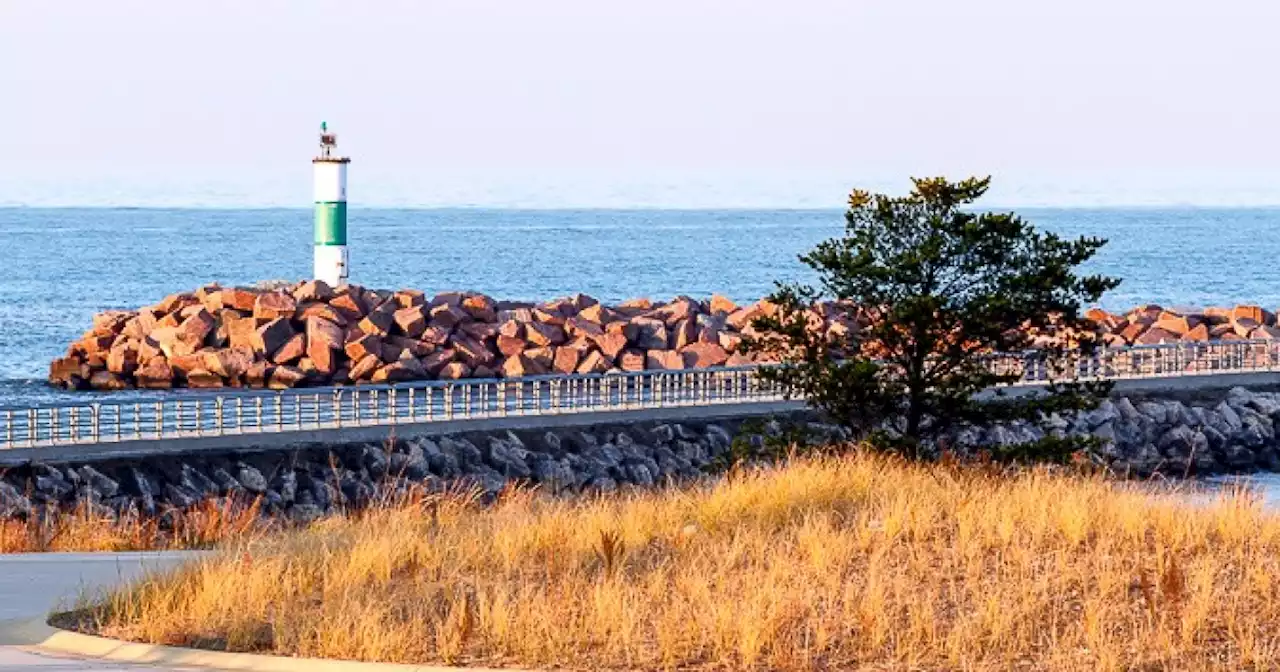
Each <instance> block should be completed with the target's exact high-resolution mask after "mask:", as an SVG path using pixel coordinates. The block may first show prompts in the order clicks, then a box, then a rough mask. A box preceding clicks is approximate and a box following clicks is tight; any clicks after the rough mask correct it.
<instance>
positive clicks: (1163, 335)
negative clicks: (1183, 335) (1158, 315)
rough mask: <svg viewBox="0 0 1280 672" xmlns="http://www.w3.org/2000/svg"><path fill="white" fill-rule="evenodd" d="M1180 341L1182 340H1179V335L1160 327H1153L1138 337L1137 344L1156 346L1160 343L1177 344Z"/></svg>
mask: <svg viewBox="0 0 1280 672" xmlns="http://www.w3.org/2000/svg"><path fill="white" fill-rule="evenodd" d="M1179 340H1181V339H1179V338H1178V335H1177V334H1175V333H1173V332H1171V331H1167V330H1165V329H1161V328H1160V327H1151V328H1150V329H1148V330H1146V331H1145V332H1143V333H1142V335H1141V336H1139V337H1138V340H1137V341H1136V343H1137V344H1138V345H1156V344H1158V343H1177V342H1178V341H1179Z"/></svg>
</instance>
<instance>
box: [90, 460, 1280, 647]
mask: <svg viewBox="0 0 1280 672" xmlns="http://www.w3.org/2000/svg"><path fill="white" fill-rule="evenodd" d="M102 605H103V606H101V607H99V609H98V611H97V614H96V616H95V617H94V618H95V620H96V627H97V629H98V631H99V632H102V633H104V634H106V635H109V636H114V637H120V638H125V639H132V640H139V641H145V642H153V643H165V644H176V645H185V646H206V647H214V648H225V649H230V650H236V651H258V652H268V653H279V654H287V655H298V656H316V657H335V658H344V659H360V660H374V661H396V662H428V661H434V662H445V663H450V664H468V663H469V664H476V665H488V666H513V667H532V668H536V667H543V666H545V667H557V668H569V669H583V670H588V669H590V670H594V669H642V670H658V669H735V670H739V669H749V670H810V669H871V670H898V669H901V670H914V669H937V670H944V669H945V670H986V669H990V670H1007V669H1055V670H1057V669H1062V670H1077V669H1079V670H1093V669H1104V670H1121V669H1151V670H1163V669H1185V670H1201V669H1257V670H1263V669H1276V668H1277V667H1280V518H1278V517H1276V516H1275V515H1272V514H1270V513H1268V512H1266V511H1264V510H1263V508H1262V506H1261V504H1260V502H1259V501H1258V500H1257V498H1256V497H1253V496H1252V495H1250V494H1249V493H1247V492H1244V491H1239V490H1237V491H1232V492H1228V493H1226V494H1223V495H1221V496H1219V497H1217V498H1215V499H1213V500H1212V501H1211V502H1209V503H1192V501H1191V499H1190V498H1189V497H1187V496H1186V494H1185V493H1174V494H1169V495H1153V494H1151V492H1150V489H1147V488H1138V487H1129V486H1125V485H1122V484H1117V483H1115V482H1113V481H1108V480H1106V479H1105V478H1103V477H1100V476H1080V475H1071V474H1069V473H1066V472H1050V471H1047V470H1043V469H1032V470H1024V471H1018V472H999V471H997V470H994V469H982V468H975V467H957V466H948V465H937V464H934V465H918V464H910V463H906V462H903V461H900V460H897V459H893V458H887V457H880V456H873V455H868V454H861V453H854V454H851V455H849V456H846V457H826V458H815V459H800V460H793V461H791V462H790V463H789V464H788V465H786V466H784V467H779V468H774V469H760V470H748V471H741V472H737V473H734V474H732V475H731V476H730V477H729V478H727V479H724V480H721V481H719V482H717V483H715V484H709V485H704V486H701V487H694V488H688V489H668V490H662V491H652V492H647V493H631V494H625V495H615V496H611V497H602V498H584V499H577V500H554V499H551V498H547V497H543V496H540V495H538V494H537V493H534V492H528V491H519V492H514V493H511V494H510V495H509V496H507V497H505V498H504V499H503V500H502V501H500V502H499V503H498V504H497V505H494V506H488V507H481V506H479V505H476V504H474V503H473V502H471V501H468V499H467V498H464V497H457V496H451V497H444V498H428V497H422V498H413V499H409V500H405V501H401V502H396V503H388V504H385V505H383V506H380V507H378V508H376V509H375V510H371V511H367V512H365V513H363V514H361V515H359V516H352V517H348V518H333V519H329V520H327V521H323V522H321V523H318V524H315V525H313V526H311V527H309V528H307V529H304V530H297V531H288V532H282V533H280V534H278V535H272V536H269V537H260V536H256V535H250V536H249V537H242V538H241V540H240V541H235V542H231V543H229V544H228V545H227V546H226V547H225V550H224V552H221V553H219V554H218V555H216V556H215V557H213V558H211V559H209V560H206V561H202V562H199V563H197V564H194V565H192V566H190V567H188V568H186V569H183V570H180V571H177V572H176V573H173V574H170V575H166V576H161V577H153V578H151V579H148V580H145V581H143V582H140V583H138V584H136V585H134V586H132V587H130V588H128V589H125V590H122V591H121V592H118V593H116V594H114V595H111V596H109V597H107V598H106V599H105V601H104V602H103V603H102Z"/></svg>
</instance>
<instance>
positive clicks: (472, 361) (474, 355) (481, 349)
mask: <svg viewBox="0 0 1280 672" xmlns="http://www.w3.org/2000/svg"><path fill="white" fill-rule="evenodd" d="M453 348H454V350H456V351H457V358H458V359H460V360H461V361H463V362H464V363H466V364H467V366H468V367H471V368H475V367H477V366H488V365H490V364H493V363H494V361H496V360H497V357H496V356H495V355H494V354H493V353H492V352H490V351H489V349H488V348H486V347H485V345H484V343H482V342H480V341H477V340H476V339H474V338H471V337H469V336H462V335H457V336H454V338H453Z"/></svg>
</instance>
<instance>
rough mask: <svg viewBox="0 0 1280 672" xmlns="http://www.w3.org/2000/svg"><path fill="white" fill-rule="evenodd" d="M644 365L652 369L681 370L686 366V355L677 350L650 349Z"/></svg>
mask: <svg viewBox="0 0 1280 672" xmlns="http://www.w3.org/2000/svg"><path fill="white" fill-rule="evenodd" d="M624 357H625V355H624ZM644 367H645V368H646V369H648V370H651V371H652V370H659V371H681V370H683V369H684V368H685V366H684V357H682V356H681V355H680V353H678V352H676V351H675V350H650V351H648V352H646V353H645V359H644ZM624 368H625V367H624Z"/></svg>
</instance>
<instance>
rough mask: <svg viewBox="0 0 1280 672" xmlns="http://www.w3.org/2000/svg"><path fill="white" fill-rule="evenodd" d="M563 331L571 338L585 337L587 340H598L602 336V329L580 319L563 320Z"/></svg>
mask: <svg viewBox="0 0 1280 672" xmlns="http://www.w3.org/2000/svg"><path fill="white" fill-rule="evenodd" d="M565 331H566V332H568V333H569V334H570V335H573V336H586V337H588V338H598V337H600V336H603V335H604V327H602V326H600V325H599V324H596V323H595V322H592V321H590V320H586V319H583V318H582V317H571V318H569V319H568V320H565Z"/></svg>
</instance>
